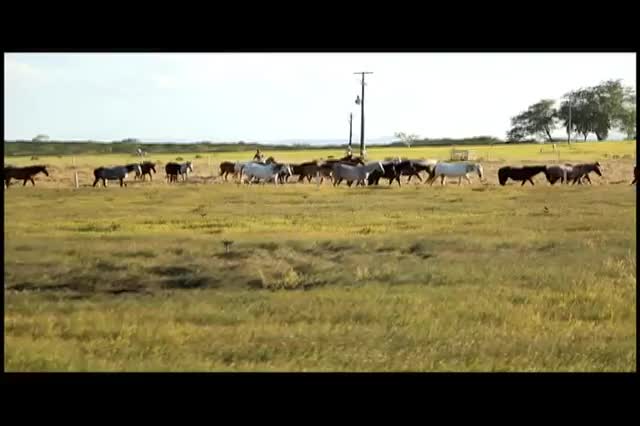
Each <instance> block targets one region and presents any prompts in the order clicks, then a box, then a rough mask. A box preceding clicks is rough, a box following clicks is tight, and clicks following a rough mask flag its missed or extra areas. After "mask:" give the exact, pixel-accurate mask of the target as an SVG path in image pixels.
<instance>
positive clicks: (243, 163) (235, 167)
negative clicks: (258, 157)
mask: <svg viewBox="0 0 640 426" xmlns="http://www.w3.org/2000/svg"><path fill="white" fill-rule="evenodd" d="M247 164H264V163H261V162H259V161H255V160H252V161H236V162H235V164H234V165H233V174H234V175H237V176H239V175H240V171H242V168H243V167H244V166H246V165H247Z"/></svg>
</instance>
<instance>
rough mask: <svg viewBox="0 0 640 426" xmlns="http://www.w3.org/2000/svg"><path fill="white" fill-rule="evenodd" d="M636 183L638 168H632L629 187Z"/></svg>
mask: <svg viewBox="0 0 640 426" xmlns="http://www.w3.org/2000/svg"><path fill="white" fill-rule="evenodd" d="M637 181H638V166H633V182H631V185H635V184H636V182H637Z"/></svg>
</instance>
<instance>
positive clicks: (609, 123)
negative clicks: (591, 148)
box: [507, 80, 636, 141]
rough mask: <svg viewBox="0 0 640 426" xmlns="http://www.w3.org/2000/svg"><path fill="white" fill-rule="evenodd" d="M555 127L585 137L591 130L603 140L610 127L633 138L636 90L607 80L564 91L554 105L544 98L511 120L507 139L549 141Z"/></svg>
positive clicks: (618, 81) (552, 101) (551, 101)
mask: <svg viewBox="0 0 640 426" xmlns="http://www.w3.org/2000/svg"><path fill="white" fill-rule="evenodd" d="M558 126H561V128H564V129H566V132H567V136H569V135H570V134H571V135H572V136H573V135H580V136H582V137H583V138H584V140H586V139H587V137H588V136H589V135H590V134H592V133H593V134H594V135H595V136H596V138H597V139H598V140H599V141H601V140H605V139H607V137H608V136H609V131H610V130H611V129H618V130H620V131H621V132H622V133H624V134H625V135H626V137H627V139H635V138H636V92H635V90H634V89H633V88H631V87H625V86H623V85H622V84H621V82H620V80H609V81H606V82H603V83H601V84H599V85H597V86H593V87H587V88H583V89H579V90H575V91H572V92H569V93H567V94H566V95H564V96H563V97H562V100H561V101H560V105H559V106H557V107H556V102H555V101H554V100H551V99H543V100H541V101H540V102H537V103H535V104H533V105H531V106H530V107H529V108H528V109H527V110H526V111H523V112H521V113H520V114H518V115H516V116H515V117H513V118H512V119H511V129H510V130H509V132H507V140H509V141H521V140H522V139H524V138H526V137H528V136H529V137H531V136H533V137H536V136H538V137H542V138H543V139H544V140H546V141H552V140H553V137H552V136H551V133H552V132H553V131H554V130H555V129H556V128H557V127H558ZM569 126H571V127H569Z"/></svg>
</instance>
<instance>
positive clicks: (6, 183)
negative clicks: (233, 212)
mask: <svg viewBox="0 0 640 426" xmlns="http://www.w3.org/2000/svg"><path fill="white" fill-rule="evenodd" d="M9 182H11V178H10V177H8V178H5V180H4V184H5V185H6V186H7V188H8V187H9ZM634 182H635V180H634ZM632 185H633V184H632Z"/></svg>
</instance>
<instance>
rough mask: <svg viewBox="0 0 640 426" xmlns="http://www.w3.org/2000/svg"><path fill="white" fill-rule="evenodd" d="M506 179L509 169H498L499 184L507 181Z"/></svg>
mask: <svg viewBox="0 0 640 426" xmlns="http://www.w3.org/2000/svg"><path fill="white" fill-rule="evenodd" d="M507 179H509V169H507V168H506V167H503V168H501V169H500V170H498V182H500V185H502V186H504V185H505V184H506V183H507Z"/></svg>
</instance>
